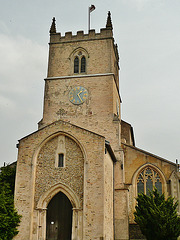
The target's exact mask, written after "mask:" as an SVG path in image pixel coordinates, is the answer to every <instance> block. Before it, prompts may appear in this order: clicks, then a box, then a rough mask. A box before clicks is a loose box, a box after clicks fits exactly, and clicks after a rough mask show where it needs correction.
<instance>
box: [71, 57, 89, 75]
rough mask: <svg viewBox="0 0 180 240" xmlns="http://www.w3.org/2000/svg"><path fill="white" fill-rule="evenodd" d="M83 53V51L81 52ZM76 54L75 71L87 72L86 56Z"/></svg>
mask: <svg viewBox="0 0 180 240" xmlns="http://www.w3.org/2000/svg"><path fill="white" fill-rule="evenodd" d="M81 54H82V53H81ZM81 54H80V53H79V54H78V55H79V56H76V57H75V59H74V73H85V72H86V58H85V56H82V57H80V55H81Z"/></svg>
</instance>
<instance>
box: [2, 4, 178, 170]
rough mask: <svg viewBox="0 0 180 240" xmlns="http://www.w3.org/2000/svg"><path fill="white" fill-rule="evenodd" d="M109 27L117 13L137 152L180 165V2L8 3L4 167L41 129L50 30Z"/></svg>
mask: <svg viewBox="0 0 180 240" xmlns="http://www.w3.org/2000/svg"><path fill="white" fill-rule="evenodd" d="M91 4H94V5H95V6H96V10H95V11H93V12H92V13H91V28H92V29H96V32H99V30H100V28H103V27H105V24H106V18H107V12H108V11H109V10H110V11H111V14H112V21H113V31H114V37H115V41H116V43H117V44H118V47H119V53H120V67H121V70H120V94H121V98H122V102H123V103H122V119H123V120H125V121H127V122H129V123H130V124H131V125H132V126H133V128H134V133H135V141H136V146H137V147H139V148H141V149H143V150H146V151H149V152H151V153H153V154H156V155H158V156H161V157H163V158H165V159H167V160H170V161H173V162H175V160H176V159H180V1H179V0H171V1H170V0H112V1H107V0H94V1H93V2H92V1H89V0H76V1H74V0H66V1H63V0H51V1H47V0H31V1H29V0H13V1H12V0H6V1H5V0H0V6H1V8H0V120H1V124H0V153H1V157H0V166H2V165H3V163H4V162H6V163H11V162H14V161H16V159H17V149H16V144H17V143H18V140H19V139H21V138H22V137H24V136H26V135H28V134H29V133H32V132H34V131H36V130H37V123H38V122H39V121H40V120H41V118H42V107H43V91H44V78H46V76H47V59H48V42H49V28H50V25H51V20H52V17H56V26H57V31H58V32H61V34H62V35H64V33H65V32H68V31H72V32H73V34H76V31H79V30H84V32H85V33H87V26H88V23H87V19H88V14H87V12H88V6H90V5H91Z"/></svg>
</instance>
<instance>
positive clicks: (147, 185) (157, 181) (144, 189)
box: [137, 167, 162, 195]
mask: <svg viewBox="0 0 180 240" xmlns="http://www.w3.org/2000/svg"><path fill="white" fill-rule="evenodd" d="M154 186H155V187H156V188H157V190H158V192H159V193H160V194H162V180H161V178H160V176H159V173H158V172H157V171H155V170H154V169H153V168H151V167H146V168H144V169H143V170H142V171H141V172H140V174H139V175H138V178H137V192H138V193H144V194H147V195H149V191H148V190H150V191H152V190H153V187H154Z"/></svg>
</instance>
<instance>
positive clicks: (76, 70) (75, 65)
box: [74, 57, 79, 73]
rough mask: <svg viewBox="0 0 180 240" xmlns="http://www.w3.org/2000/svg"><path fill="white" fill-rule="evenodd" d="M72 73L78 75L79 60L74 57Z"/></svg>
mask: <svg viewBox="0 0 180 240" xmlns="http://www.w3.org/2000/svg"><path fill="white" fill-rule="evenodd" d="M74 73H79V58H78V57H75V59H74Z"/></svg>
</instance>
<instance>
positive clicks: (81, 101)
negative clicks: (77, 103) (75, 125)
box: [77, 91, 83, 102]
mask: <svg viewBox="0 0 180 240" xmlns="http://www.w3.org/2000/svg"><path fill="white" fill-rule="evenodd" d="M80 93H82V91H80V92H79V93H78V94H77V95H78V98H79V99H80V100H81V102H83V100H82V98H81V97H80V95H79V94H80Z"/></svg>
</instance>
